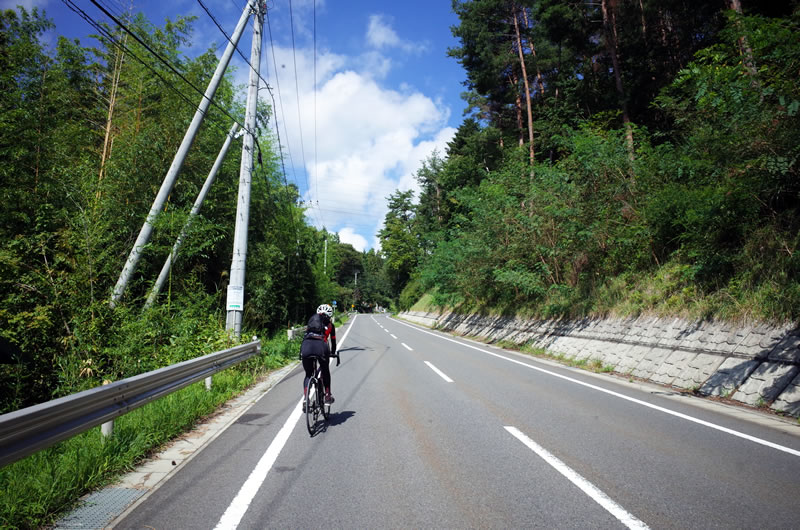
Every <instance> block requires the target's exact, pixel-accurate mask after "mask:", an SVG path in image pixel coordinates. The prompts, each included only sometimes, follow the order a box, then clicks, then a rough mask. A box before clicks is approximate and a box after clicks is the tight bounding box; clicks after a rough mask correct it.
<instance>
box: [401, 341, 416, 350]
mask: <svg viewBox="0 0 800 530" xmlns="http://www.w3.org/2000/svg"><path fill="white" fill-rule="evenodd" d="M400 344H402V345H403V347H404V348H405V349H407V350H408V351H414V350H413V349H412V348H411V346H409V345H408V344H406V343H405V342H401V343H400Z"/></svg>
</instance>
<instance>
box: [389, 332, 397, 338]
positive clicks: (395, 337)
mask: <svg viewBox="0 0 800 530" xmlns="http://www.w3.org/2000/svg"><path fill="white" fill-rule="evenodd" d="M389 335H390V336H391V337H392V338H393V339H396V338H397V337H395V336H394V335H392V334H391V333H389Z"/></svg>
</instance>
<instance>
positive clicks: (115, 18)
mask: <svg viewBox="0 0 800 530" xmlns="http://www.w3.org/2000/svg"><path fill="white" fill-rule="evenodd" d="M63 1H64V2H69V3H70V4H73V2H72V0H63ZM90 1H91V2H92V4H94V5H95V7H97V8H98V9H99V10H100V11H102V12H103V13H104V14H105V15H106V16H107V17H108V18H110V19H111V20H112V21H113V22H114V23H115V24H116V25H117V26H119V27H120V28H121V29H122V30H123V31H125V32H126V33H127V34H129V35H130V36H131V37H133V38H134V39H136V42H138V43H139V44H141V45H142V46H143V47H144V49H146V50H147V51H148V52H149V53H150V54H151V55H152V56H153V57H155V58H156V59H158V60H159V61H160V62H161V63H163V64H164V65H165V66H166V67H167V68H169V69H170V70H171V71H172V72H173V73H174V74H175V75H177V76H178V77H179V78H181V79H182V80H183V82H184V83H186V84H187V85H189V87H191V88H192V89H193V90H194V91H196V92H197V93H199V94H200V95H201V96H202V97H203V98H204V99H207V100H208V102H209V103H210V104H212V105H214V106H215V107H216V108H217V109H218V110H220V111H221V112H222V113H223V114H225V115H226V116H227V117H228V118H230V119H231V120H233V122H234V123H237V124H239V126H240V127H241V128H242V129H244V130H246V131H247V132H248V133H250V134H252V135H253V137H254V138H255V136H256V135H255V133H254V132H253V131H250V130H248V129H247V127H245V126H244V125H242V124H240V123H239V121H238V120H237V119H236V118H234V117H233V116H231V114H230V113H229V112H228V111H227V110H226V109H224V108H222V107H221V106H219V104H217V102H216V101H214V99H213V98H209V97H208V96H206V95H205V93H204V92H203V91H202V90H200V89H199V88H197V87H196V86H195V85H194V84H193V83H192V82H191V81H189V80H188V79H186V77H185V76H184V75H183V74H182V73H181V72H180V71H179V70H178V69H177V68H175V67H174V66H173V65H172V64H171V63H170V62H169V61H167V60H166V59H164V58H163V57H162V56H161V55H160V54H159V53H158V52H156V51H155V50H153V49H152V48H151V47H150V46H149V45H148V44H147V43H145V42H144V41H143V40H142V39H141V38H139V36H138V35H136V33H134V32H133V31H132V30H131V29H130V28H128V26H127V25H125V24H123V23H122V22H121V21H120V20H119V19H118V18H117V17H115V16H114V15H113V14H111V13H110V12H109V11H108V10H107V9H105V8H104V7H103V6H101V5H100V4H99V3H98V1H97V0H90ZM75 7H76V8H77V6H75ZM78 9H79V8H78ZM109 36H110V35H109ZM140 61H141V60H140ZM142 64H144V65H145V66H147V67H148V68H149V69H150V70H151V71H152V72H153V73H155V74H156V75H158V76H159V78H161V79H162V80H163V77H161V76H160V75H159V74H158V73H157V72H156V71H155V70H154V69H153V68H152V67H150V66H149V65H147V64H146V63H144V62H142ZM184 97H185V96H184ZM187 99H188V98H187ZM191 103H192V105H194V102H191ZM260 150H261V149H260V147H259V151H260Z"/></svg>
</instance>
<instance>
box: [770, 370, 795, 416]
mask: <svg viewBox="0 0 800 530" xmlns="http://www.w3.org/2000/svg"><path fill="white" fill-rule="evenodd" d="M770 408H772V409H773V410H776V411H780V412H784V413H786V414H790V415H792V416H794V417H795V418H798V417H800V374H798V375H797V376H796V377H795V378H794V380H793V381H792V382H791V383H789V386H787V387H786V388H785V389H784V391H783V392H781V393H780V395H779V396H778V398H777V399H776V400H775V401H774V402H773V403H772V406H771V407H770Z"/></svg>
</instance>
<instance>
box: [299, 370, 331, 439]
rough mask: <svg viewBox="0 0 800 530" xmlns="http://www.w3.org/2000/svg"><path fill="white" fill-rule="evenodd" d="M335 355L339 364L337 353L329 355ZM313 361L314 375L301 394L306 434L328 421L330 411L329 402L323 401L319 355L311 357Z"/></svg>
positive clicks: (323, 391) (316, 429)
mask: <svg viewBox="0 0 800 530" xmlns="http://www.w3.org/2000/svg"><path fill="white" fill-rule="evenodd" d="M331 357H336V359H337V362H336V364H337V365H338V364H339V361H338V359H339V355H338V354H337V355H331ZM311 359H312V360H313V362H314V368H313V370H312V371H311V373H313V374H314V375H313V376H311V378H310V379H309V380H308V387H306V394H305V396H303V408H304V409H305V412H306V426H307V427H308V434H309V435H311V436H314V434H315V433H316V432H317V431H318V430H319V429H321V428H322V426H323V424H324V422H326V421H328V417H329V416H330V413H331V404H330V403H325V388H324V386H323V384H322V368H321V367H320V363H319V357H312V358H311Z"/></svg>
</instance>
